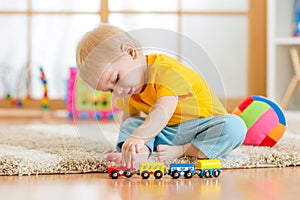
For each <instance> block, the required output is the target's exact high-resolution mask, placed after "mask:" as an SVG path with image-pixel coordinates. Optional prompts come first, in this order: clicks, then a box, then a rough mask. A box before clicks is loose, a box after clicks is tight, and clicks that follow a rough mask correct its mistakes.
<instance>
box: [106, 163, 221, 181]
mask: <svg viewBox="0 0 300 200" xmlns="http://www.w3.org/2000/svg"><path fill="white" fill-rule="evenodd" d="M220 168H221V161H220V160H218V159H213V160H198V161H197V162H196V163H195V164H194V163H171V164H170V166H169V168H168V169H166V168H165V164H164V163H163V162H141V163H140V164H139V169H138V170H136V169H135V168H133V167H132V168H126V167H123V166H121V165H119V166H116V165H115V163H113V162H108V175H109V177H111V178H112V179H117V178H119V176H125V177H126V178H130V177H131V176H133V175H134V174H137V175H140V176H141V177H142V178H143V179H148V178H149V177H150V176H151V177H155V178H156V179H160V178H162V177H163V176H165V175H170V176H171V177H172V178H174V179H177V178H179V177H184V178H192V177H193V176H194V175H198V176H199V177H200V178H210V177H218V176H219V175H220V174H221V169H220Z"/></svg>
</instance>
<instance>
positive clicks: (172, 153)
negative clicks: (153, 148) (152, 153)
mask: <svg viewBox="0 0 300 200" xmlns="http://www.w3.org/2000/svg"><path fill="white" fill-rule="evenodd" d="M157 152H158V160H160V161H164V160H172V159H177V158H180V157H182V156H184V155H185V156H192V157H196V158H200V159H206V158H207V157H206V155H205V154H204V153H203V152H202V151H200V150H199V149H198V148H197V147H195V146H194V145H193V144H191V143H188V144H184V145H179V146H170V145H158V146H157Z"/></svg>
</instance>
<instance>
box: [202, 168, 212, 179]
mask: <svg viewBox="0 0 300 200" xmlns="http://www.w3.org/2000/svg"><path fill="white" fill-rule="evenodd" d="M203 174H204V177H205V178H209V177H210V172H209V170H207V169H206V170H204V173H203Z"/></svg>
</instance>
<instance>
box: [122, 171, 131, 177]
mask: <svg viewBox="0 0 300 200" xmlns="http://www.w3.org/2000/svg"><path fill="white" fill-rule="evenodd" d="M124 176H125V177H126V178H130V177H132V172H131V170H125V172H124Z"/></svg>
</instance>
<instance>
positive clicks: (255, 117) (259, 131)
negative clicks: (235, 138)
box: [233, 96, 286, 147]
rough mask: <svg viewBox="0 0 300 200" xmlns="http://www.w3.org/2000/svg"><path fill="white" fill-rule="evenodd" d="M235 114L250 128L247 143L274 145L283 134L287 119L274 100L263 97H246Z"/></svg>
mask: <svg viewBox="0 0 300 200" xmlns="http://www.w3.org/2000/svg"><path fill="white" fill-rule="evenodd" d="M233 114H236V115H238V116H240V117H241V118H242V119H243V120H244V122H245V124H246V127H247V129H248V131H247V134H246V138H245V140H244V143H243V144H245V145H253V146H270V147H272V146H274V145H275V144H276V143H277V142H278V141H279V140H280V138H281V137H282V136H283V134H284V132H285V129H286V120H285V116H284V114H283V112H282V110H281V108H280V107H279V106H278V105H277V104H276V103H274V102H273V101H271V100H269V99H267V98H265V97H261V96H250V97H248V98H246V99H245V100H244V101H243V102H242V103H241V104H240V105H238V107H236V108H235V110H234V111H233Z"/></svg>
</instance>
